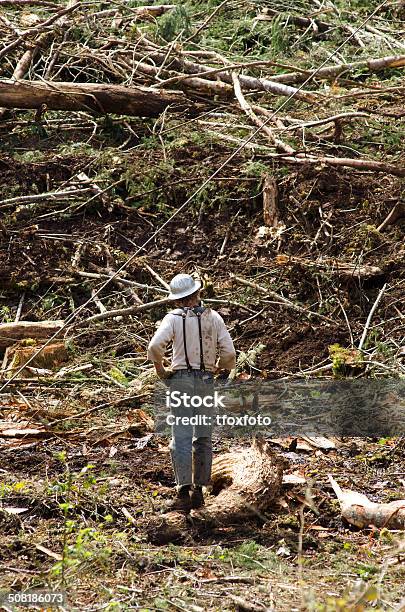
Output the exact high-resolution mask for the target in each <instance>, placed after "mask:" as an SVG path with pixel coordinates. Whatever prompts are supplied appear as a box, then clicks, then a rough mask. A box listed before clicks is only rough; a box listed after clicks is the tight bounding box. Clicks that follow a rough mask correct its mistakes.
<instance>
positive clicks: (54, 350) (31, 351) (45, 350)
mask: <svg viewBox="0 0 405 612" xmlns="http://www.w3.org/2000/svg"><path fill="white" fill-rule="evenodd" d="M37 353H38V355H37ZM32 357H34V359H33V360H32V361H30V360H31V358H32ZM7 358H8V359H10V361H9V362H8V363H6V365H5V368H4V370H5V375H6V377H8V376H10V377H11V376H13V375H14V374H15V371H16V370H19V369H20V368H22V366H24V364H26V363H28V361H30V364H31V367H27V368H24V369H23V370H21V371H20V373H19V375H20V376H21V377H23V378H24V377H27V376H28V377H29V376H30V375H32V374H34V376H35V375H36V374H37V375H38V374H39V372H35V369H38V368H39V369H45V370H46V372H43V373H42V374H48V373H49V369H50V368H51V369H52V368H54V367H56V366H57V365H59V364H60V363H62V362H64V361H67V360H68V353H67V349H66V347H65V344H64V342H54V343H51V344H48V345H47V346H43V347H41V346H39V345H35V346H20V345H17V346H13V347H9V348H8V349H7ZM32 369H34V372H32V371H31V370H32Z"/></svg>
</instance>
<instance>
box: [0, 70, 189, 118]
mask: <svg viewBox="0 0 405 612" xmlns="http://www.w3.org/2000/svg"><path fill="white" fill-rule="evenodd" d="M43 104H45V105H46V107H47V108H48V109H49V110H66V111H92V112H96V113H99V114H106V113H117V114H121V115H123V114H124V115H132V116H136V117H159V115H160V114H161V113H162V112H163V111H164V110H165V109H166V108H167V107H168V106H170V107H171V111H174V112H186V113H188V114H190V115H196V114H198V108H199V105H197V104H196V103H194V102H192V101H191V100H187V98H186V97H185V95H184V94H183V93H182V92H179V91H170V90H163V89H160V90H158V89H151V88H148V87H135V86H131V87H124V86H122V85H111V84H108V83H105V84H100V83H65V82H58V81H52V82H51V83H46V82H45V83H43V82H40V81H23V80H22V81H18V82H14V81H12V80H9V79H3V80H0V106H3V107H4V108H41V106H42V105H43ZM200 107H201V105H200Z"/></svg>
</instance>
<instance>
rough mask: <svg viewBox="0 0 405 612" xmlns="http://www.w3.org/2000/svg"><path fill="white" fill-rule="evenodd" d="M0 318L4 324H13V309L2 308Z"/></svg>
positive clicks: (0, 307) (0, 308)
mask: <svg viewBox="0 0 405 612" xmlns="http://www.w3.org/2000/svg"><path fill="white" fill-rule="evenodd" d="M0 318H1V322H2V323H11V322H12V321H14V317H13V316H12V314H11V309H10V308H9V307H8V306H0Z"/></svg>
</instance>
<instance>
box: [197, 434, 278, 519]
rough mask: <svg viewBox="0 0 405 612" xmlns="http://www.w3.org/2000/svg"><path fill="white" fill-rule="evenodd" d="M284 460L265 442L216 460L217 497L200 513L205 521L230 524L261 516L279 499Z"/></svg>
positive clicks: (213, 475)
mask: <svg viewBox="0 0 405 612" xmlns="http://www.w3.org/2000/svg"><path fill="white" fill-rule="evenodd" d="M283 467H284V460H283V459H282V458H280V457H278V456H277V455H276V454H275V453H274V451H273V450H272V449H271V448H270V445H269V444H268V443H267V442H265V441H264V440H262V439H260V438H259V439H255V440H253V443H252V445H251V446H250V448H241V449H238V450H235V451H232V452H230V453H224V454H222V455H219V456H218V457H216V458H215V459H214V461H213V463H212V473H211V485H212V492H213V493H214V495H210V496H208V497H207V498H206V501H205V506H204V508H203V509H202V510H200V511H199V512H198V516H200V517H201V518H202V519H203V520H204V521H206V520H212V521H214V522H216V523H223V522H225V523H228V522H229V521H233V520H240V519H241V518H243V517H247V516H252V515H255V514H259V515H260V514H261V513H263V512H265V511H266V510H268V509H269V508H270V507H271V505H272V504H273V503H274V501H275V500H276V499H277V496H278V494H279V493H280V490H281V485H282V480H283Z"/></svg>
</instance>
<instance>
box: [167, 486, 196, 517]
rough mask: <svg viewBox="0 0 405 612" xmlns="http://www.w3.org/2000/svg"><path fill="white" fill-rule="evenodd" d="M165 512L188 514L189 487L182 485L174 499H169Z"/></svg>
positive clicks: (189, 503)
mask: <svg viewBox="0 0 405 612" xmlns="http://www.w3.org/2000/svg"><path fill="white" fill-rule="evenodd" d="M165 509H166V511H167V512H172V511H173V512H176V511H179V512H190V510H191V499H190V485H184V486H182V487H180V489H179V490H178V491H177V495H176V497H175V498H174V499H171V500H170V501H169V502H168V503H167V504H166V507H165Z"/></svg>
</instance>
